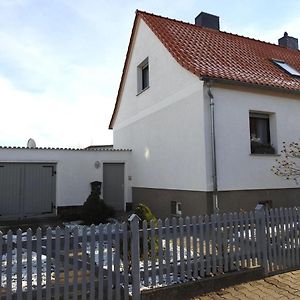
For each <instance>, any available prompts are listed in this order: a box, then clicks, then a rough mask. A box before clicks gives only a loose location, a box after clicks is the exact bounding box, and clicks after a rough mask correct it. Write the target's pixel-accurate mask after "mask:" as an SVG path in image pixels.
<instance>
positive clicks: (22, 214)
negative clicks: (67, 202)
mask: <svg viewBox="0 0 300 300" xmlns="http://www.w3.org/2000/svg"><path fill="white" fill-rule="evenodd" d="M55 187H56V164H50V163H0V217H8V218H9V217H15V218H27V217H30V216H34V215H41V214H49V213H53V212H54V207H55V193H56V188H55Z"/></svg>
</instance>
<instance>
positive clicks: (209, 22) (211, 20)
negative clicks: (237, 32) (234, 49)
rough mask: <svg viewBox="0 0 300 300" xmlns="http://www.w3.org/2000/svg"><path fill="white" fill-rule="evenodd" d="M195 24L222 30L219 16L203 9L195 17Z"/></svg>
mask: <svg viewBox="0 0 300 300" xmlns="http://www.w3.org/2000/svg"><path fill="white" fill-rule="evenodd" d="M195 25H197V26H202V27H206V28H211V29H216V30H220V22H219V17H218V16H215V15H211V14H208V13H206V12H203V11H202V12H201V13H200V14H199V15H198V16H197V17H196V18H195Z"/></svg>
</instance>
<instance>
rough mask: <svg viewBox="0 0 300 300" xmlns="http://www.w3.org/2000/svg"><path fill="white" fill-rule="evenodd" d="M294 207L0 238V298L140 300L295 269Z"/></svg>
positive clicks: (299, 250) (298, 250)
mask: <svg viewBox="0 0 300 300" xmlns="http://www.w3.org/2000/svg"><path fill="white" fill-rule="evenodd" d="M299 218H300V211H299V208H288V209H273V210H269V211H265V210H264V209H259V210H256V211H255V212H244V213H228V214H219V215H212V216H199V217H192V218H189V217H187V218H185V219H182V218H179V219H178V218H172V219H166V220H164V221H161V220H158V222H157V223H155V222H154V221H151V223H150V224H147V223H146V222H143V223H140V222H139V220H138V218H137V217H133V218H132V220H131V222H130V224H127V223H122V224H106V225H102V224H101V225H99V226H94V225H92V226H91V227H87V226H83V227H74V228H69V227H66V228H63V229H62V228H59V227H57V228H55V229H51V228H49V229H47V230H46V232H42V230H41V229H38V230H37V231H36V232H35V233H33V232H32V230H31V229H29V230H27V232H23V233H22V231H21V230H18V231H17V233H16V235H13V233H12V231H9V232H8V233H7V234H6V235H3V234H2V233H0V257H1V264H0V275H1V276H0V287H1V290H0V296H1V299H129V298H130V297H132V298H133V299H140V295H141V291H142V290H143V289H149V288H157V287H161V286H168V285H172V284H179V283H182V282H186V281H190V280H201V279H202V278H206V277H212V276H218V275H219V274H224V273H227V272H233V271H236V272H238V271H239V270H242V269H246V268H255V267H263V268H264V271H265V274H266V275H267V274H270V273H272V272H282V271H286V270H290V269H295V268H297V267H299V266H300V261H299V260H300V240H299V232H300V220H299Z"/></svg>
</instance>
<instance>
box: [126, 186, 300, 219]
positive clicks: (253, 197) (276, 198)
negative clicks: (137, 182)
mask: <svg viewBox="0 0 300 300" xmlns="http://www.w3.org/2000/svg"><path fill="white" fill-rule="evenodd" d="M132 200H133V205H134V206H136V205H137V204H138V203H144V204H146V205H147V206H149V208H150V209H151V210H152V212H153V213H154V215H156V216H157V217H160V218H165V217H169V216H170V215H171V201H177V202H181V203H182V213H183V214H182V215H183V216H194V215H200V214H211V213H213V210H212V209H213V205H212V193H211V192H201V191H182V190H169V189H154V188H140V187H133V189H132ZM218 200H219V208H220V212H221V213H223V212H234V211H237V212H238V211H243V210H244V211H247V210H253V209H254V208H255V206H256V205H257V204H258V203H259V202H265V201H271V204H272V207H273V208H275V207H292V206H300V188H297V189H272V190H242V191H223V192H222V191H220V192H218Z"/></svg>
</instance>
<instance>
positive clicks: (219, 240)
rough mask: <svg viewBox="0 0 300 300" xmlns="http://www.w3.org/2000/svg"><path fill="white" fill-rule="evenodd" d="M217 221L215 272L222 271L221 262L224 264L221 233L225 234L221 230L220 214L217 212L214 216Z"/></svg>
mask: <svg viewBox="0 0 300 300" xmlns="http://www.w3.org/2000/svg"><path fill="white" fill-rule="evenodd" d="M216 221H217V227H216V228H217V232H216V238H217V240H216V245H217V249H216V250H217V273H223V264H224V255H225V254H224V253H225V252H224V251H223V250H224V249H223V235H225V231H223V228H222V225H221V215H220V214H218V215H217V216H216Z"/></svg>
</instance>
